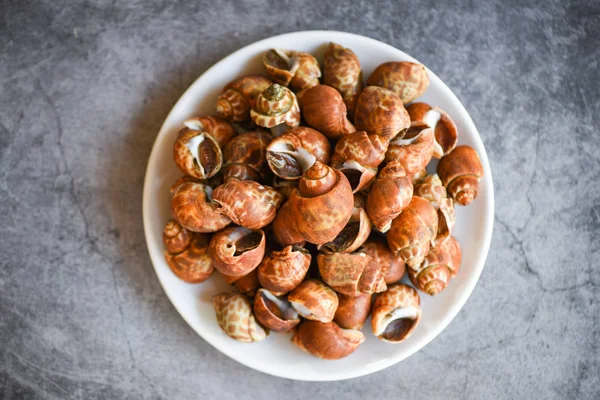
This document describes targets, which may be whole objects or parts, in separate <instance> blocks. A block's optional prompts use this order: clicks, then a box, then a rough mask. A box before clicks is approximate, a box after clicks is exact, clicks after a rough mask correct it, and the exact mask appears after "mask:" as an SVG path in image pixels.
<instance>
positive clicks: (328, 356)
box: [292, 320, 365, 360]
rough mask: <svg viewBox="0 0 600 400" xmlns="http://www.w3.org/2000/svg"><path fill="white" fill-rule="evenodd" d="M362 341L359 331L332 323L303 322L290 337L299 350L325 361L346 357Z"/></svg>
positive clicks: (363, 336)
mask: <svg viewBox="0 0 600 400" xmlns="http://www.w3.org/2000/svg"><path fill="white" fill-rule="evenodd" d="M364 341H365V335H363V333H362V332H361V331H358V330H354V329H342V328H340V327H339V326H338V325H337V324H336V323H335V322H333V321H332V322H327V323H324V322H319V321H311V320H306V321H303V322H302V323H301V324H300V325H299V326H298V329H297V330H296V333H295V334H294V336H293V337H292V343H294V344H295V345H296V346H298V347H299V348H300V349H301V350H304V351H306V352H307V353H309V354H312V355H313V356H315V357H319V358H322V359H325V360H338V359H340V358H344V357H347V356H349V355H350V354H352V353H353V352H354V351H355V350H356V349H357V348H358V346H360V345H361V344H362V343H363V342H364Z"/></svg>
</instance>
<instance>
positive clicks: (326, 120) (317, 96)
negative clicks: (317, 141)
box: [298, 85, 356, 140]
mask: <svg viewBox="0 0 600 400" xmlns="http://www.w3.org/2000/svg"><path fill="white" fill-rule="evenodd" d="M298 104H299V105H300V109H301V110H302V117H303V118H304V120H305V122H306V124H307V125H308V126H310V127H311V128H314V129H316V130H318V131H319V132H321V133H322V134H323V135H325V136H327V137H328V138H329V139H331V140H337V139H339V138H341V137H342V136H344V135H347V134H349V133H352V132H355V131H356V128H355V127H354V125H352V123H351V122H350V121H349V120H348V117H347V113H348V111H347V108H346V104H344V100H343V99H342V96H341V95H340V93H339V92H338V91H337V90H335V89H334V88H332V87H331V86H326V85H317V86H314V87H311V88H309V89H305V90H303V91H301V92H300V93H298Z"/></svg>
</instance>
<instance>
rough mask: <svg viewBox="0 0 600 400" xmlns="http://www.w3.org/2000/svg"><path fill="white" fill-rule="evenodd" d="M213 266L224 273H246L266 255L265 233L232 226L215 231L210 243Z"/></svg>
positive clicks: (209, 250)
mask: <svg viewBox="0 0 600 400" xmlns="http://www.w3.org/2000/svg"><path fill="white" fill-rule="evenodd" d="M208 254H209V255H210V258H211V260H212V263H213V266H214V267H215V268H216V269H217V271H219V272H220V273H222V274H225V275H234V276H241V275H246V274H248V273H249V272H250V271H252V270H253V269H254V268H256V267H257V266H258V264H260V262H261V260H262V259H263V256H264V255H265V234H264V232H263V231H262V230H260V229H259V230H251V229H247V228H244V227H241V226H231V227H229V228H225V229H223V230H221V231H219V232H217V233H215V234H214V235H213V237H212V239H211V240H210V243H209V245H208Z"/></svg>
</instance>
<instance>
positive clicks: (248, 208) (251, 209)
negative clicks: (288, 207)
mask: <svg viewBox="0 0 600 400" xmlns="http://www.w3.org/2000/svg"><path fill="white" fill-rule="evenodd" d="M213 200H214V201H215V202H216V203H217V204H218V206H217V209H218V210H219V211H220V212H221V213H223V214H225V215H227V216H228V217H229V218H230V219H231V220H232V221H233V222H234V223H235V224H237V225H241V226H243V227H245V228H249V229H260V228H262V227H264V226H266V225H268V224H270V223H271V222H272V221H273V219H275V215H276V213H277V210H278V209H279V207H281V204H282V203H283V196H282V195H281V194H280V193H279V192H278V191H276V190H275V189H273V188H272V187H270V186H263V185H261V184H260V183H258V182H254V181H239V180H235V179H234V180H231V181H229V182H226V183H224V184H222V185H221V186H219V187H217V188H216V189H215V190H214V191H213Z"/></svg>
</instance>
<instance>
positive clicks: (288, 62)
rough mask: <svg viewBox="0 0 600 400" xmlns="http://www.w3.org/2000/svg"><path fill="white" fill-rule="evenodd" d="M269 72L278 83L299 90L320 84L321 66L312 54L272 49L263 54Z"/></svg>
mask: <svg viewBox="0 0 600 400" xmlns="http://www.w3.org/2000/svg"><path fill="white" fill-rule="evenodd" d="M263 64H264V66H265V68H266V70H267V74H268V75H269V76H270V77H271V78H272V79H273V80H274V81H275V82H277V83H279V84H280V85H283V86H290V87H291V88H292V90H294V91H295V92H298V91H300V90H302V89H306V88H310V87H313V86H316V85H318V84H319V78H320V77H321V68H320V67H319V62H318V61H317V59H316V58H315V57H313V56H312V55H311V54H308V53H303V52H299V51H294V50H282V49H271V50H269V51H267V52H266V53H265V55H264V56H263Z"/></svg>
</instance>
